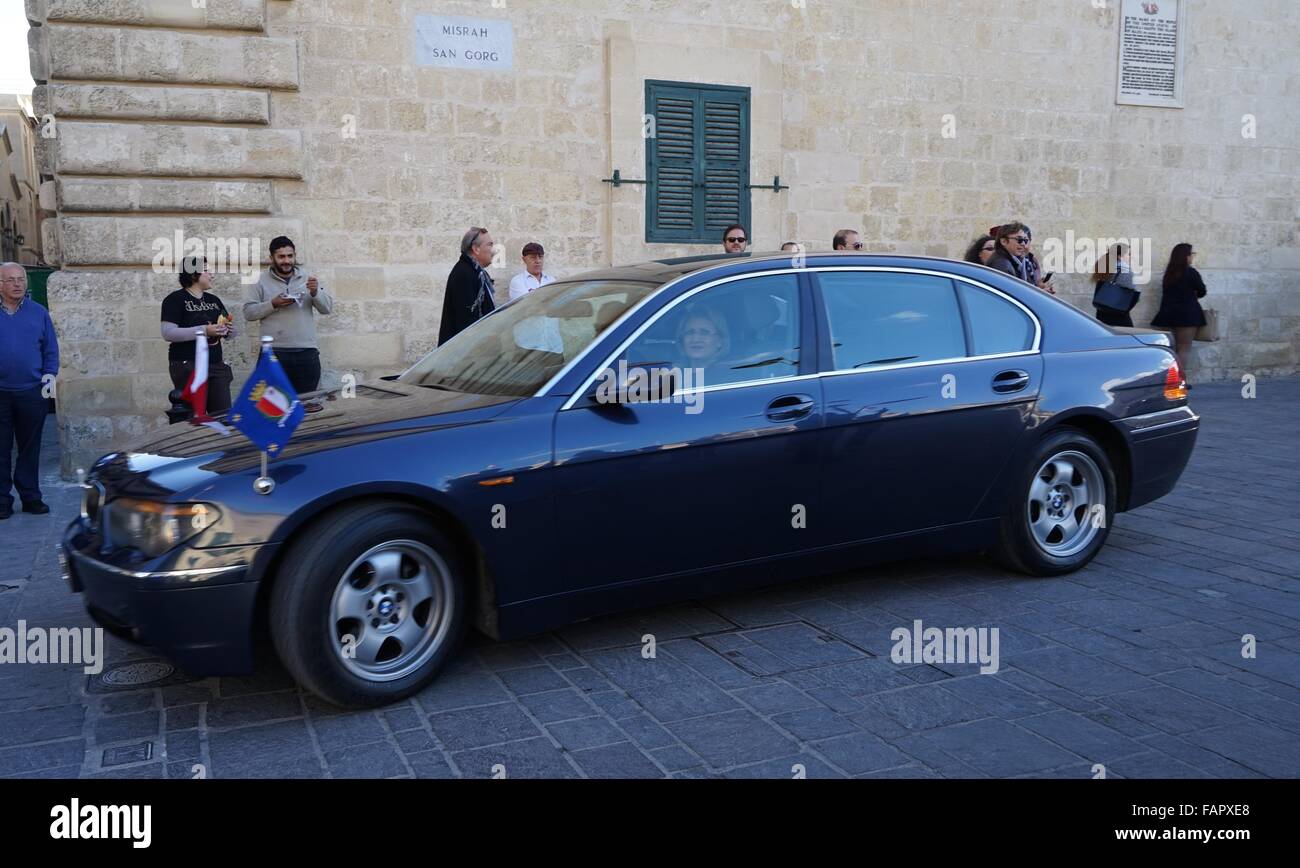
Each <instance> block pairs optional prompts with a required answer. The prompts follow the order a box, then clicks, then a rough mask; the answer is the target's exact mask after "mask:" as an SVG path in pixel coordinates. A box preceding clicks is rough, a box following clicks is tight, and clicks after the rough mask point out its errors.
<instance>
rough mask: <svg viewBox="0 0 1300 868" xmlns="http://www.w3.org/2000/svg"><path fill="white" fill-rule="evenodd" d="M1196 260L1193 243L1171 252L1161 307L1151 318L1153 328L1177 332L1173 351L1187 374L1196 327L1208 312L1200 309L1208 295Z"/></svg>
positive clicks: (1199, 325) (1177, 246) (1179, 246)
mask: <svg viewBox="0 0 1300 868" xmlns="http://www.w3.org/2000/svg"><path fill="white" fill-rule="evenodd" d="M1195 261H1196V251H1195V250H1193V249H1192V245H1190V244H1179V245H1176V246H1175V247H1174V251H1173V253H1171V254H1169V266H1168V267H1167V268H1166V269H1165V279H1164V283H1163V286H1162V289H1163V292H1162V294H1161V296H1160V310H1159V311H1158V312H1157V313H1156V316H1155V319H1153V320H1151V326H1152V328H1158V329H1166V330H1168V331H1171V332H1173V333H1174V352H1175V353H1176V354H1177V356H1178V365H1179V367H1181V368H1182V369H1183V377H1184V378H1186V377H1187V360H1188V358H1189V357H1190V356H1191V354H1192V341H1194V340H1196V330H1197V329H1199V328H1200V327H1201V326H1203V325H1205V311H1203V310H1201V302H1200V299H1202V298H1205V292H1206V290H1205V281H1204V280H1202V279H1201V273H1200V272H1199V271H1197V270H1196V269H1195V268H1193V267H1192V263H1193V262H1195Z"/></svg>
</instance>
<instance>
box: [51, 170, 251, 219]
mask: <svg viewBox="0 0 1300 868" xmlns="http://www.w3.org/2000/svg"><path fill="white" fill-rule="evenodd" d="M57 188H58V202H59V205H60V207H61V208H62V209H63V210H64V211H65V212H69V211H71V212H76V211H199V212H203V211H218V212H236V213H259V214H265V213H269V212H270V211H271V203H272V198H271V184H270V182H262V181H170V180H168V181H163V180H152V179H143V178H81V177H76V176H69V177H65V178H60V179H58V181H57Z"/></svg>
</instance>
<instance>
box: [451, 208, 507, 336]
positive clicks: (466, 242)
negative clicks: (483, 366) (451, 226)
mask: <svg viewBox="0 0 1300 868" xmlns="http://www.w3.org/2000/svg"><path fill="white" fill-rule="evenodd" d="M494 249H495V245H494V244H493V242H492V236H491V235H489V234H488V231H487V230H486V229H482V228H480V227H478V226H474V227H472V228H471V229H470V230H469V231H468V232H466V233H465V237H464V238H462V239H461V241H460V261H458V262H457V263H456V264H455V265H454V266H452V269H451V274H449V275H447V292H446V295H444V296H443V299H442V326H441V328H439V329H438V345H439V346H441V345H442V344H445V343H446V342H447V341H449V340H451V339H452V338H454V337H455V336H456V335H458V334H460V333H461V332H462V331H464V330H465V329H467V328H469V327H470V326H471V325H473V324H474V323H476V322H478V321H479V320H480V319H482V318H483V317H485V316H487V315H488V314H490V313H491V312H492V311H494V310H496V307H497V305H496V299H495V298H493V295H492V294H493V292H495V291H496V287H495V286H493V284H492V277H491V276H490V275H489V274H488V273H487V270H486V269H487V267H488V266H489V265H491V264H492V253H493V251H494Z"/></svg>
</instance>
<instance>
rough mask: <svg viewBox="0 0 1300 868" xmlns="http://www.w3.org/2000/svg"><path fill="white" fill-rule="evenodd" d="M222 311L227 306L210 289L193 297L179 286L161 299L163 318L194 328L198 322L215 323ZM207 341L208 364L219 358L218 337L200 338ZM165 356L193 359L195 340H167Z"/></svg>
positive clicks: (226, 314)
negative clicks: (170, 342)
mask: <svg viewBox="0 0 1300 868" xmlns="http://www.w3.org/2000/svg"><path fill="white" fill-rule="evenodd" d="M222 315H225V317H226V319H227V320H229V319H230V314H228V313H226V306H225V305H224V304H222V303H221V299H219V298H217V297H216V296H215V295H213V294H212V293H210V292H205V293H203V297H202V298H195V297H194V296H193V295H191V294H190V291H189V290H187V289H178V290H176V291H175V292H173V293H172V294H171V295H169V296H167V297H166V298H164V299H163V303H162V321H163V322H170V323H175V324H176V325H178V326H180V327H181V328H195V327H197V326H201V325H216V323H217V319H218V317H220V316H222ZM199 340H206V341H207V342H208V364H209V365H215V364H218V363H220V362H221V339H220V338H199ZM168 346H169V349H168V350H167V358H168V360H170V361H173V362H192V361H194V341H178V342H176V343H173V344H169V345H168Z"/></svg>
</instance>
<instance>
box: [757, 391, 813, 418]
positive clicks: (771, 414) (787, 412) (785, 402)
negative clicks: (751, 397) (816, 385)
mask: <svg viewBox="0 0 1300 868" xmlns="http://www.w3.org/2000/svg"><path fill="white" fill-rule="evenodd" d="M812 409H813V399H812V397H811V396H809V395H785V396H783V397H780V398H777V399H776V400H774V401H773V402H772V403H770V404H768V405H767V418H769V419H771V420H772V421H773V422H789V421H790V420H791V419H802V418H803V417H804V416H807V415H808V414H809V413H811V412H812Z"/></svg>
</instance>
